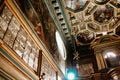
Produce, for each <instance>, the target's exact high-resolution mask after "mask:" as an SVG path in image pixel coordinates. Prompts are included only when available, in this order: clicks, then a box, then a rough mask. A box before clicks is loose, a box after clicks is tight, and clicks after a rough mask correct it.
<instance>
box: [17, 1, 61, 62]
mask: <svg viewBox="0 0 120 80" xmlns="http://www.w3.org/2000/svg"><path fill="white" fill-rule="evenodd" d="M16 3H18V5H19V7H20V9H21V10H22V12H23V13H24V15H25V16H26V17H27V18H28V20H29V21H30V22H31V23H32V24H33V25H34V29H35V31H36V32H37V34H38V36H39V37H40V39H41V40H42V42H43V43H44V44H45V46H46V47H47V49H48V50H49V51H50V53H51V54H52V56H53V57H54V58H55V59H57V60H56V61H59V54H58V50H57V45H56V40H55V31H56V25H55V23H54V21H53V19H52V17H51V15H50V13H49V11H48V9H47V6H46V4H45V2H44V0H36V1H34V0H16ZM57 56H58V57H57ZM56 57H57V58H56Z"/></svg>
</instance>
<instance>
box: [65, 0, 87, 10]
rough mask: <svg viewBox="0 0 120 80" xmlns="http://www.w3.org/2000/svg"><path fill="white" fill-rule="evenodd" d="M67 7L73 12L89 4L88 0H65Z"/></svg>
mask: <svg viewBox="0 0 120 80" xmlns="http://www.w3.org/2000/svg"><path fill="white" fill-rule="evenodd" d="M65 2H66V6H67V7H66V9H67V10H69V11H72V12H79V11H82V10H84V9H85V7H86V6H87V5H88V3H89V1H88V0H65Z"/></svg>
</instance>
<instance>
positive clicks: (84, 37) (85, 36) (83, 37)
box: [77, 30, 94, 44]
mask: <svg viewBox="0 0 120 80" xmlns="http://www.w3.org/2000/svg"><path fill="white" fill-rule="evenodd" d="M93 39H94V33H93V32H90V31H88V30H86V31H84V32H80V33H78V34H77V41H78V42H79V43H81V44H89V43H90V42H91V41H93Z"/></svg>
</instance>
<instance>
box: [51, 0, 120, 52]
mask: <svg viewBox="0 0 120 80" xmlns="http://www.w3.org/2000/svg"><path fill="white" fill-rule="evenodd" d="M51 3H52V8H53V9H54V11H55V13H56V16H57V18H58V21H59V23H60V25H61V29H62V32H63V33H64V35H65V37H66V40H67V41H68V43H69V44H70V45H71V47H72V48H73V49H75V45H77V47H78V48H79V51H80V52H81V53H82V52H84V51H85V50H86V49H85V50H84V48H83V49H82V47H87V49H89V48H88V47H89V45H90V44H91V43H92V42H94V41H95V40H96V39H98V38H100V37H101V36H103V35H106V34H109V35H116V31H117V34H119V20H120V17H119V15H120V1H119V0H51ZM74 41H75V43H76V44H74V43H73V42H74ZM80 47H81V49H80Z"/></svg>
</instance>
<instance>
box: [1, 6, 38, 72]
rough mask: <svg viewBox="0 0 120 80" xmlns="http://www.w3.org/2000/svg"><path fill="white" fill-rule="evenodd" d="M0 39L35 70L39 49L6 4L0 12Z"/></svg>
mask: <svg viewBox="0 0 120 80" xmlns="http://www.w3.org/2000/svg"><path fill="white" fill-rule="evenodd" d="M0 39H1V40H3V41H4V42H5V43H6V44H7V45H8V46H9V47H10V48H11V49H13V50H14V51H15V52H16V54H17V55H18V57H20V58H21V59H22V60H23V61H24V62H25V63H27V64H28V65H29V66H30V67H31V68H32V69H33V70H35V71H36V72H37V67H38V57H39V49H38V48H37V46H36V45H35V44H34V42H33V41H32V40H31V38H30V37H29V36H28V35H27V33H26V32H25V30H24V29H23V28H22V26H21V24H20V23H19V22H18V21H17V19H16V18H15V16H14V15H13V14H12V12H11V11H10V10H9V8H8V7H7V6H6V5H4V8H3V10H2V12H1V14H0Z"/></svg>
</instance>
